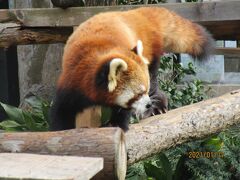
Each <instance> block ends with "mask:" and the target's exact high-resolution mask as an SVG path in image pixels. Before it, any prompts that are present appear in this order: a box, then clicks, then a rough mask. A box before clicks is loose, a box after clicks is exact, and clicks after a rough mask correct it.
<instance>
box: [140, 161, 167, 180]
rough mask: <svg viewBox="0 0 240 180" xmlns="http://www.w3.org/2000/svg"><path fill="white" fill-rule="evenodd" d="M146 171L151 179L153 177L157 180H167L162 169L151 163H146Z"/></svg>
mask: <svg viewBox="0 0 240 180" xmlns="http://www.w3.org/2000/svg"><path fill="white" fill-rule="evenodd" d="M144 169H145V172H146V174H147V175H148V176H149V177H153V178H155V179H156V180H166V175H165V173H164V171H163V170H162V169H161V168H158V167H156V166H154V165H153V164H151V163H149V162H145V163H144Z"/></svg>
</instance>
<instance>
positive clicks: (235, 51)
mask: <svg viewBox="0 0 240 180" xmlns="http://www.w3.org/2000/svg"><path fill="white" fill-rule="evenodd" d="M215 54H220V55H240V48H216V50H215Z"/></svg>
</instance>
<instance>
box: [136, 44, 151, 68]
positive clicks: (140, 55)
mask: <svg viewBox="0 0 240 180" xmlns="http://www.w3.org/2000/svg"><path fill="white" fill-rule="evenodd" d="M137 54H138V56H139V57H140V58H141V60H142V61H143V62H144V63H145V64H149V61H148V59H147V58H145V57H144V56H143V43H142V41H141V40H138V41H137Z"/></svg>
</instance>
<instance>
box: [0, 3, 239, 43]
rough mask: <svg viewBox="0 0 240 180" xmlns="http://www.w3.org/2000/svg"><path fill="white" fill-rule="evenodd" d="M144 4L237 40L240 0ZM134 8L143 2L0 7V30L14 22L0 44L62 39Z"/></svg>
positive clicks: (0, 34)
mask: <svg viewBox="0 0 240 180" xmlns="http://www.w3.org/2000/svg"><path fill="white" fill-rule="evenodd" d="M148 6H154V7H155V6H161V7H165V8H167V9H170V10H173V11H175V12H176V13H178V14H179V15H181V16H183V17H185V18H187V19H190V20H192V21H194V22H197V23H199V24H201V25H203V26H205V27H206V28H207V29H208V30H209V31H210V33H211V34H213V37H214V38H215V39H217V40H240V31H239V29H240V11H239V9H240V1H232V2H223V1H222V2H204V3H173V4H171V3H166V4H158V5H148ZM137 7H143V5H138V6H98V7H94V6H92V7H74V8H68V9H60V8H34V9H10V10H0V30H1V29H3V27H5V26H6V24H9V23H15V24H17V26H16V28H13V27H12V28H11V27H8V28H5V30H4V31H0V47H7V46H9V45H15V44H36V43H56V42H65V41H66V39H67V37H68V36H69V35H70V34H71V33H69V30H67V29H66V27H72V26H78V25H79V24H80V23H82V22H84V21H86V20H87V19H89V18H90V17H92V16H94V15H96V14H98V13H101V12H107V11H123V10H129V9H134V8H137ZM7 39H9V42H8V41H7Z"/></svg>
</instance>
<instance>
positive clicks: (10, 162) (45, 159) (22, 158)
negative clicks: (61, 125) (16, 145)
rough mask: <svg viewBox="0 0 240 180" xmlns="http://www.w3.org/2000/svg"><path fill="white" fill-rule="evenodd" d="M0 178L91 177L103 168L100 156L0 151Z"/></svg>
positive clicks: (77, 179)
mask: <svg viewBox="0 0 240 180" xmlns="http://www.w3.org/2000/svg"><path fill="white" fill-rule="evenodd" d="M0 162H1V166H0V179H58V180H66V179H74V180H75V179H76V180H86V179H90V178H92V177H93V176H94V175H96V174H97V173H98V172H99V171H100V170H102V169H103V159H102V158H88V157H76V156H52V155H36V154H24V153H0Z"/></svg>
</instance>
